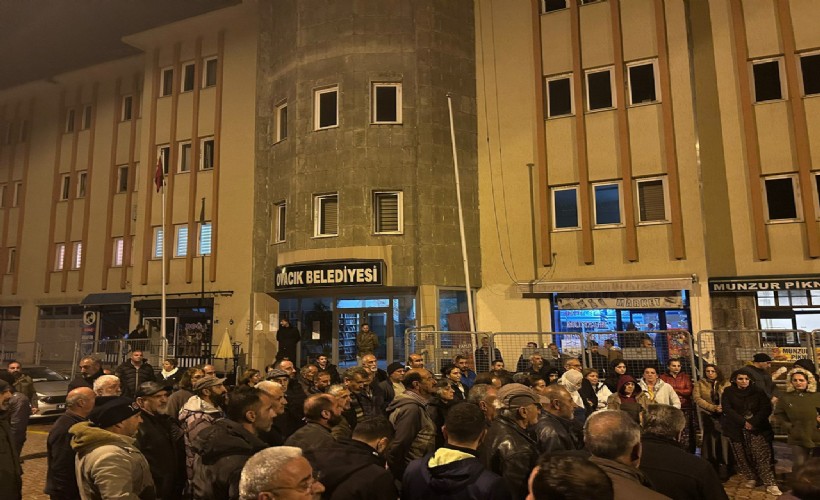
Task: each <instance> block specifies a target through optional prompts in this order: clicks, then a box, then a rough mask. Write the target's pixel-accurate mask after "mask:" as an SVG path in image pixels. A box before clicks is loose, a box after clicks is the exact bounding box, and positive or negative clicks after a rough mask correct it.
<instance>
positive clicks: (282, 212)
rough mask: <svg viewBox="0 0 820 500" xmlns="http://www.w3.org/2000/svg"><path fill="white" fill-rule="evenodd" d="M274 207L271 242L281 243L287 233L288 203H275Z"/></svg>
mask: <svg viewBox="0 0 820 500" xmlns="http://www.w3.org/2000/svg"><path fill="white" fill-rule="evenodd" d="M273 209H274V214H273V217H274V227H273V242H274V243H282V242H283V241H285V239H286V236H287V233H286V229H287V214H288V205H287V203H286V202H284V201H283V202H281V203H277V204H276V205H274V207H273Z"/></svg>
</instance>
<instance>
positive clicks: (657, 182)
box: [635, 178, 668, 222]
mask: <svg viewBox="0 0 820 500" xmlns="http://www.w3.org/2000/svg"><path fill="white" fill-rule="evenodd" d="M635 183H636V184H637V186H638V221H639V222H666V221H667V220H668V219H667V217H666V212H667V210H666V184H665V182H664V179H663V178H660V179H657V178H656V179H641V180H637V181H635Z"/></svg>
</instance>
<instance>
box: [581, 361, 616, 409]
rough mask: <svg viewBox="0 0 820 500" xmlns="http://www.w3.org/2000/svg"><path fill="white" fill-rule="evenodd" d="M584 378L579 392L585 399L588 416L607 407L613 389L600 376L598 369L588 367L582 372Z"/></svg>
mask: <svg viewBox="0 0 820 500" xmlns="http://www.w3.org/2000/svg"><path fill="white" fill-rule="evenodd" d="M581 374H582V375H583V376H584V380H583V381H582V382H581V389H579V390H578V392H579V393H580V394H581V397H582V398H583V400H584V407H585V408H586V410H587V417H588V416H590V415H591V414H592V412H594V411H597V410H603V409H604V408H606V402H607V399H609V396H611V395H612V391H610V390H609V388H607V386H606V384H604V382H602V381H601V380H600V378H599V377H598V370H596V369H595V368H586V369H584V371H582V372H581Z"/></svg>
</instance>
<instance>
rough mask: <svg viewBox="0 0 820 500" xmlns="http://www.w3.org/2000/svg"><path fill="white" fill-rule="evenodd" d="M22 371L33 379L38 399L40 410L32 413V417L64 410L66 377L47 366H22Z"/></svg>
mask: <svg viewBox="0 0 820 500" xmlns="http://www.w3.org/2000/svg"><path fill="white" fill-rule="evenodd" d="M23 373H25V374H26V375H28V376H29V377H31V379H32V380H33V381H34V390H35V391H36V392H37V397H38V398H39V400H40V403H39V408H40V411H38V412H37V413H35V414H34V415H32V416H31V418H32V419H37V418H43V417H48V416H55V415H59V414H61V413H64V412H65V397H66V394H67V393H68V383H69V380H68V377H66V376H63V375H61V374H59V373H57V372H56V371H54V370H52V369H51V368H49V367H47V366H24V367H23Z"/></svg>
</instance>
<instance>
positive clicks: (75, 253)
mask: <svg viewBox="0 0 820 500" xmlns="http://www.w3.org/2000/svg"><path fill="white" fill-rule="evenodd" d="M82 266H83V242H82V241H75V242H73V243H72V244H71V269H75V270H76V269H79V268H81V267H82Z"/></svg>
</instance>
